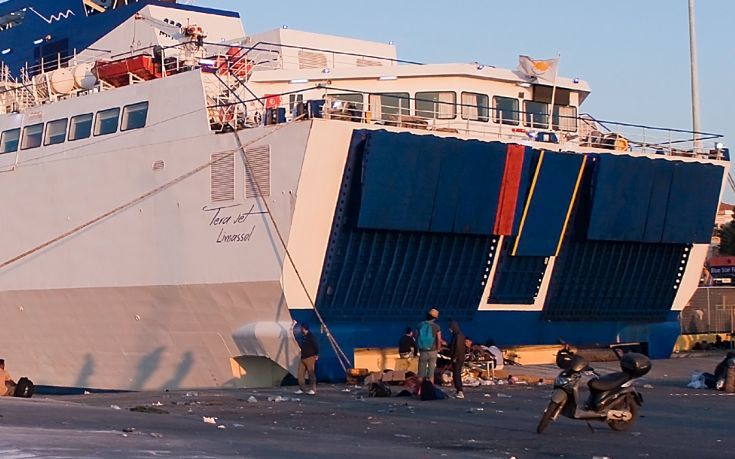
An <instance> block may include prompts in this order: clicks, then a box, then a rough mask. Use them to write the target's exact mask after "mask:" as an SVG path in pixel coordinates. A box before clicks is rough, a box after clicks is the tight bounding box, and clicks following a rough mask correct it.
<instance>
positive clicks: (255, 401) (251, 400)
mask: <svg viewBox="0 0 735 459" xmlns="http://www.w3.org/2000/svg"><path fill="white" fill-rule="evenodd" d="M248 403H258V399H257V398H255V396H254V395H251V396H250V397H248Z"/></svg>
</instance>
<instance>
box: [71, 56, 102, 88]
mask: <svg viewBox="0 0 735 459" xmlns="http://www.w3.org/2000/svg"><path fill="white" fill-rule="evenodd" d="M93 68H94V63H92V62H87V63H85V64H79V65H77V66H76V67H74V68H73V69H72V73H73V75H74V85H75V86H76V88H78V89H92V88H94V85H96V84H97V77H96V76H95V74H94V73H92V69H93Z"/></svg>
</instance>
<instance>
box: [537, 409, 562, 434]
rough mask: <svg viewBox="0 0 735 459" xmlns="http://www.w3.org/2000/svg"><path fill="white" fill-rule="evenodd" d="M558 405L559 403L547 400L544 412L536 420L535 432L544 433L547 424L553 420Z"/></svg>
mask: <svg viewBox="0 0 735 459" xmlns="http://www.w3.org/2000/svg"><path fill="white" fill-rule="evenodd" d="M560 406H561V405H559V404H558V403H555V402H549V406H547V407H546V409H545V410H544V414H542V415H541V420H540V421H539V422H538V426H537V427H536V433H544V430H546V428H547V427H549V424H551V421H553V420H554V417H555V416H556V414H557V412H558V410H559V408H560Z"/></svg>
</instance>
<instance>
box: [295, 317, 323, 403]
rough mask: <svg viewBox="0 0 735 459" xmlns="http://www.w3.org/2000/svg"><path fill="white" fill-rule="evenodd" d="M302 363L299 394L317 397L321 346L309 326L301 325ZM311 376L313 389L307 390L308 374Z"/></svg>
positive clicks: (299, 375) (310, 380) (310, 382)
mask: <svg viewBox="0 0 735 459" xmlns="http://www.w3.org/2000/svg"><path fill="white" fill-rule="evenodd" d="M301 335H302V339H301V362H300V363H299V374H298V380H299V390H297V391H296V393H297V394H303V393H304V392H306V393H307V394H309V395H316V361H317V360H319V344H318V343H317V342H316V337H314V335H313V334H312V333H311V331H309V324H305V323H303V324H301ZM307 373H308V374H309V384H311V389H309V390H308V391H307V390H306V374H307Z"/></svg>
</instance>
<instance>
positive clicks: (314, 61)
mask: <svg viewBox="0 0 735 459" xmlns="http://www.w3.org/2000/svg"><path fill="white" fill-rule="evenodd" d="M326 66H327V56H326V55H325V54H323V53H316V52H313V51H304V50H301V51H299V68H300V69H323V68H325V67H326Z"/></svg>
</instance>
